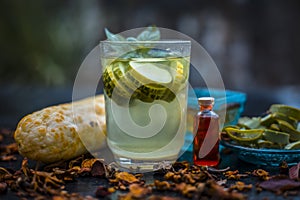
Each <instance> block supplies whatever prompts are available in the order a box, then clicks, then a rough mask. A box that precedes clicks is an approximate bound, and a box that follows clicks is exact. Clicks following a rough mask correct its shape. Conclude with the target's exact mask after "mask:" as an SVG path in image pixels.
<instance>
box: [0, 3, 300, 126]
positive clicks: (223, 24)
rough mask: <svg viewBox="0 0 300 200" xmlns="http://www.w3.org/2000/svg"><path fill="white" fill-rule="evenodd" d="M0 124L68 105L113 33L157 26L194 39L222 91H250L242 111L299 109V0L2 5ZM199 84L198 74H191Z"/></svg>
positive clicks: (11, 123)
mask: <svg viewBox="0 0 300 200" xmlns="http://www.w3.org/2000/svg"><path fill="white" fill-rule="evenodd" d="M0 16H1V17H0V48H1V54H0V99H1V100H0V105H1V107H0V125H2V126H14V125H15V124H16V123H17V121H18V120H19V119H20V118H21V117H22V116H23V115H25V114H27V113H28V112H32V111H34V110H36V109H40V108H42V107H44V106H47V105H53V104H56V103H61V102H65V101H69V100H71V94H72V86H73V82H74V79H75V76H76V73H77V70H78V68H79V67H80V64H81V63H82V61H83V59H84V58H85V57H86V55H87V54H88V53H89V52H90V51H91V49H93V48H94V47H95V46H96V45H98V44H99V41H100V40H104V39H105V36H104V28H105V27H107V28H109V30H111V31H112V32H114V33H118V32H122V31H125V30H128V29H132V28H137V27H145V26H148V25H152V24H155V25H157V26H158V27H164V28H169V29H174V30H177V31H180V32H182V33H185V34H187V35H189V36H190V37H192V38H194V39H195V40H196V41H198V42H199V43H200V44H202V45H203V47H204V48H205V49H206V50H207V51H208V53H209V54H210V55H211V56H212V58H213V59H214V61H215V62H216V64H217V66H218V68H219V70H220V72H221V74H222V77H223V80H224V83H225V86H226V88H227V89H232V90H238V91H243V92H246V93H247V94H248V104H247V106H246V110H245V114H249V115H257V114H259V113H261V112H262V111H264V110H266V109H267V108H268V106H269V104H271V103H278V102H279V103H286V104H290V105H294V106H300V93H299V91H300V78H299V75H300V24H299V20H300V1H297V0H289V1H281V0H273V1H268V0H228V1H215V0H212V1H198V0H189V1H180V0H173V1H168V0H160V1H155V0H152V1H148V0H127V1H121V0H107V1H105V0H88V1H84V0H72V1H71V0H66V1H59V0H52V1H51V0H40V1H34V0H27V1H22V0H1V1H0ZM191 81H192V82H194V83H195V85H197V77H193V76H191Z"/></svg>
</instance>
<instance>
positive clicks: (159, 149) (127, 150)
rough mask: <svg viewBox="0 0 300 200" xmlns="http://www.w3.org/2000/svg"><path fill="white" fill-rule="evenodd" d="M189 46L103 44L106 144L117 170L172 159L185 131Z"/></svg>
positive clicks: (154, 165) (168, 42)
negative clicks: (117, 166)
mask: <svg viewBox="0 0 300 200" xmlns="http://www.w3.org/2000/svg"><path fill="white" fill-rule="evenodd" d="M190 51H191V42H190V41H181V40H164V41H101V42H100V52H101V55H100V56H101V64H102V67H103V75H102V80H103V85H104V95H105V109H106V126H107V144H108V146H109V148H110V150H111V151H112V153H113V155H114V159H115V161H116V163H117V164H118V165H120V167H121V168H125V169H128V170H131V171H152V170H155V169H157V168H159V166H161V165H162V164H166V163H173V162H175V161H176V159H177V157H178V154H179V152H180V149H181V147H182V145H183V143H184V135H185V132H186V113H187V96H188V95H187V92H188V77H189V65H190Z"/></svg>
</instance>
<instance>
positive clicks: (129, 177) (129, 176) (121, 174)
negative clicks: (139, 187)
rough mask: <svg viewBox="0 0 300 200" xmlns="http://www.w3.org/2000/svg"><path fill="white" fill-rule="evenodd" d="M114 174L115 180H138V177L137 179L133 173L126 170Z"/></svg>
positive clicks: (128, 181)
mask: <svg viewBox="0 0 300 200" xmlns="http://www.w3.org/2000/svg"><path fill="white" fill-rule="evenodd" d="M115 176H116V179H117V180H119V181H125V182H127V183H135V182H138V181H139V179H137V178H136V177H135V176H134V175H133V174H129V173H128V172H117V173H116V175H115Z"/></svg>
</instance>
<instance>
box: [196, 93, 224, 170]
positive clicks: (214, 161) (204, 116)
mask: <svg viewBox="0 0 300 200" xmlns="http://www.w3.org/2000/svg"><path fill="white" fill-rule="evenodd" d="M198 103H199V105H200V111H199V112H198V113H197V114H196V115H195V118H194V143H193V144H194V148H193V160H194V164H195V165H200V166H216V165H218V163H219V160H220V156H219V116H218V115H217V114H216V113H215V112H213V111H212V108H213V104H214V98H212V97H202V98H199V99H198Z"/></svg>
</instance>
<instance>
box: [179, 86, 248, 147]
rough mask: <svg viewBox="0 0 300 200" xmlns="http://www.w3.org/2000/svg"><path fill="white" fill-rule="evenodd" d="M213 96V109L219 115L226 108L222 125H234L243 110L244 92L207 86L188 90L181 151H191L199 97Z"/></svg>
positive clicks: (245, 97) (245, 98)
mask: <svg viewBox="0 0 300 200" xmlns="http://www.w3.org/2000/svg"><path fill="white" fill-rule="evenodd" d="M209 96H211V97H214V98H215V104H214V109H213V110H214V111H215V112H216V113H217V114H219V115H221V113H222V111H224V109H226V116H225V122H224V126H226V125H235V124H237V123H238V120H239V118H240V116H241V114H242V112H243V111H244V107H245V103H246V100H247V96H246V94H245V93H242V92H238V91H232V90H225V92H224V91H223V90H218V89H210V90H208V89H207V88H194V89H193V90H192V89H190V90H189V96H188V109H187V132H186V135H185V143H184V145H183V148H182V151H190V152H192V151H193V146H192V143H193V138H194V137H193V121H194V116H195V114H196V113H197V112H198V111H199V106H198V100H197V99H198V98H199V97H209Z"/></svg>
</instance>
